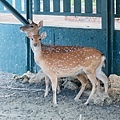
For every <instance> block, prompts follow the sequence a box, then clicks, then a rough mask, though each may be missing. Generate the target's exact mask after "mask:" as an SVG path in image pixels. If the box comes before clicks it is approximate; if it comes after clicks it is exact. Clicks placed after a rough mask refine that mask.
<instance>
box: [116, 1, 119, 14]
mask: <svg viewBox="0 0 120 120" xmlns="http://www.w3.org/2000/svg"><path fill="white" fill-rule="evenodd" d="M116 14H120V0H116Z"/></svg>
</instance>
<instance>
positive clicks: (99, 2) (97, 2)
mask: <svg viewBox="0 0 120 120" xmlns="http://www.w3.org/2000/svg"><path fill="white" fill-rule="evenodd" d="M101 5H102V4H101V0H96V12H97V13H99V14H100V13H101Z"/></svg>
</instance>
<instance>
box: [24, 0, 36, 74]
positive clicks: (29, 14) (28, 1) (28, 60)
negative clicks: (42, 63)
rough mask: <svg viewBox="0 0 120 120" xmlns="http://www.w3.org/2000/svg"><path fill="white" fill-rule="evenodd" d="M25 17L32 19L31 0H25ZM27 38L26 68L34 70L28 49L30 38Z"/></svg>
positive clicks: (32, 56) (31, 55)
mask: <svg viewBox="0 0 120 120" xmlns="http://www.w3.org/2000/svg"><path fill="white" fill-rule="evenodd" d="M26 5H27V6H26V13H27V14H26V18H27V20H28V19H31V20H32V19H33V14H32V0H26ZM26 40H27V70H29V71H31V72H34V69H33V68H34V55H33V52H32V50H31V49H30V40H29V38H26Z"/></svg>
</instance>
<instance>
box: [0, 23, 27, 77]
mask: <svg viewBox="0 0 120 120" xmlns="http://www.w3.org/2000/svg"><path fill="white" fill-rule="evenodd" d="M20 26H22V25H19V24H2V23H0V70H2V71H3V72H9V73H15V74H19V75H22V74H23V73H25V72H26V67H27V61H26V59H27V58H26V57H27V55H26V54H27V50H26V43H25V34H23V33H21V32H20V30H19V28H20Z"/></svg>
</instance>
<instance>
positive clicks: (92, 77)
mask: <svg viewBox="0 0 120 120" xmlns="http://www.w3.org/2000/svg"><path fill="white" fill-rule="evenodd" d="M86 75H87V77H88V78H89V80H90V81H91V83H92V91H91V93H90V95H89V97H88V99H87V101H86V102H85V103H84V104H85V105H87V104H88V103H89V101H90V99H91V98H92V97H93V95H94V93H95V90H96V87H98V86H99V82H98V80H97V79H96V77H95V73H94V72H91V73H89V74H86Z"/></svg>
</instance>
